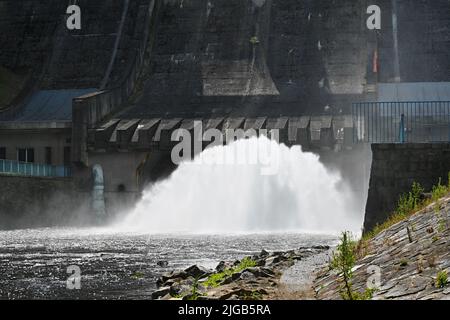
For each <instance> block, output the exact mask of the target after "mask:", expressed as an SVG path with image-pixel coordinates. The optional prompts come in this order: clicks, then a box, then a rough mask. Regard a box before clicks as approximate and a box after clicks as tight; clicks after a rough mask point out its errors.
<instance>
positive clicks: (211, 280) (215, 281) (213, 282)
mask: <svg viewBox="0 0 450 320" xmlns="http://www.w3.org/2000/svg"><path fill="white" fill-rule="evenodd" d="M252 267H256V261H254V260H253V259H251V258H249V257H246V258H244V259H242V260H241V262H240V263H239V264H238V265H237V266H235V267H232V268H228V269H225V270H224V271H222V272H218V273H214V274H212V275H210V276H209V277H208V280H206V281H205V283H204V285H205V286H206V287H212V288H216V287H218V286H220V284H221V283H222V282H223V281H224V280H225V279H226V278H228V277H231V276H232V275H233V274H235V273H238V272H241V271H244V270H245V269H247V268H252Z"/></svg>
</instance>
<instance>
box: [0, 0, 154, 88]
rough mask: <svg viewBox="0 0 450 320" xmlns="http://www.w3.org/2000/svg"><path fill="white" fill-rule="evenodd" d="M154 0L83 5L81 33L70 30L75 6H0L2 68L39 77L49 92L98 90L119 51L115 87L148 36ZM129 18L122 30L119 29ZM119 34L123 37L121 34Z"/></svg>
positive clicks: (52, 1) (56, 0) (29, 0)
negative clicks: (70, 11)
mask: <svg viewBox="0 0 450 320" xmlns="http://www.w3.org/2000/svg"><path fill="white" fill-rule="evenodd" d="M149 2H150V0H137V1H130V2H129V5H128V6H126V5H125V3H126V1H110V0H99V1H89V0H81V1H78V2H77V5H79V6H80V8H81V15H82V16H81V17H82V20H81V22H82V25H81V30H68V29H67V27H66V19H67V17H68V15H67V14H66V9H67V7H68V6H69V5H71V4H73V2H72V1H60V0H47V1H33V0H24V1H20V5H19V4H18V2H17V1H13V0H5V1H0V30H2V33H1V35H0V47H1V48H2V50H1V52H0V65H4V66H6V67H8V68H10V69H12V70H21V69H27V70H30V72H31V73H34V74H35V78H36V79H41V80H40V81H39V84H38V85H39V87H41V88H46V89H59V88H86V87H87V88H90V87H99V85H100V82H101V81H102V80H103V78H104V77H105V76H106V71H107V69H108V65H109V64H110V62H111V59H112V57H113V52H114V50H113V49H114V47H115V43H116V39H119V46H118V50H117V52H116V55H115V58H116V59H114V60H115V61H113V63H114V68H113V72H112V73H111V74H110V76H109V77H108V78H109V80H110V85H111V86H112V85H114V83H117V82H118V81H121V80H122V79H123V77H124V74H126V72H127V71H129V69H130V67H131V64H132V63H133V59H130V56H131V57H132V56H133V55H134V54H135V53H136V50H137V47H138V44H139V41H138V40H139V39H140V38H142V37H143V34H144V33H145V28H144V27H143V25H144V20H145V16H146V10H145V7H146V6H148V4H149ZM122 17H125V20H124V23H123V28H122V29H120V28H119V26H120V24H121V21H122ZM119 31H121V32H120V34H119Z"/></svg>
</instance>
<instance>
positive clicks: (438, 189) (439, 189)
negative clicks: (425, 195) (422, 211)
mask: <svg viewBox="0 0 450 320" xmlns="http://www.w3.org/2000/svg"><path fill="white" fill-rule="evenodd" d="M447 193H448V188H447V186H445V185H442V179H441V178H439V182H438V184H437V185H435V186H434V187H433V189H432V190H431V199H432V200H433V202H434V201H438V200H439V199H441V198H443V197H445V196H446V195H447Z"/></svg>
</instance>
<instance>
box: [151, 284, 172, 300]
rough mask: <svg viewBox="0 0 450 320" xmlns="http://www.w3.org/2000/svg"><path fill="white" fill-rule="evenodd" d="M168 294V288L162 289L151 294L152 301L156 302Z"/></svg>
mask: <svg viewBox="0 0 450 320" xmlns="http://www.w3.org/2000/svg"><path fill="white" fill-rule="evenodd" d="M168 294H170V287H162V288H160V289H158V290H156V291H155V292H153V293H152V299H153V300H157V299H160V298H162V297H164V296H166V295H168Z"/></svg>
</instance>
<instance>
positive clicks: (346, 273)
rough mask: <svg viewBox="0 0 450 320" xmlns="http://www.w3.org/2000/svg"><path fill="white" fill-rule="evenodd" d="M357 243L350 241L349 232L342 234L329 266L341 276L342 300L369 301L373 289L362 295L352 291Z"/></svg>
mask: <svg viewBox="0 0 450 320" xmlns="http://www.w3.org/2000/svg"><path fill="white" fill-rule="evenodd" d="M356 252H357V243H356V241H354V240H353V239H352V236H351V234H350V232H343V233H342V236H341V240H340V243H339V245H338V246H337V249H336V251H335V252H334V253H333V258H332V261H331V264H330V267H331V268H332V269H336V270H337V271H338V272H339V273H340V275H341V276H342V282H343V285H342V287H341V297H342V298H343V299H344V300H370V299H372V297H373V294H374V292H375V289H366V291H365V292H364V293H360V292H356V291H354V290H353V289H352V278H353V267H354V265H355V261H356Z"/></svg>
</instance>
